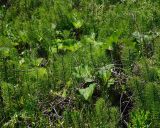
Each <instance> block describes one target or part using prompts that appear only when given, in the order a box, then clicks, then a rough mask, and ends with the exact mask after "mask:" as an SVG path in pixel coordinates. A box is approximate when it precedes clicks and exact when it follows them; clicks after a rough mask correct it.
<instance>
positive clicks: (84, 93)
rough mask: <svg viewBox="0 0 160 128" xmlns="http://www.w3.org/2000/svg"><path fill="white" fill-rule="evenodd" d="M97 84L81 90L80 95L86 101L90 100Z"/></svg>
mask: <svg viewBox="0 0 160 128" xmlns="http://www.w3.org/2000/svg"><path fill="white" fill-rule="evenodd" d="M95 87H96V84H95V83H94V84H90V85H89V87H87V88H84V89H79V93H80V94H81V95H82V96H83V97H84V99H85V100H89V99H90V98H91V97H92V95H93V92H94V90H95Z"/></svg>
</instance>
